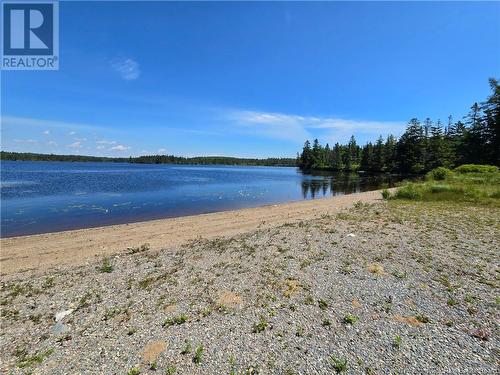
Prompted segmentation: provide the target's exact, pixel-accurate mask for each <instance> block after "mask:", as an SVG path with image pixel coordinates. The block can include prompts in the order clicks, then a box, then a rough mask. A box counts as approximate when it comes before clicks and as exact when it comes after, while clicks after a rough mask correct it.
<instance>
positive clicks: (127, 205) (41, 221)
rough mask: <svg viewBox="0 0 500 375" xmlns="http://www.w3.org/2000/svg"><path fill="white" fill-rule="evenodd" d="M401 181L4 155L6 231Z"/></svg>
mask: <svg viewBox="0 0 500 375" xmlns="http://www.w3.org/2000/svg"><path fill="white" fill-rule="evenodd" d="M394 182H395V181H394V177H392V178H388V177H368V176H366V177H360V176H357V175H339V174H329V173H324V174H321V175H310V174H303V173H302V172H301V171H299V170H298V169H297V168H283V167H240V166H220V165H209V166H202V165H170V164H158V165H155V164H128V163H83V162H82V163H76V162H75V163H71V162H27V161H24V162H23V161H2V163H1V183H0V187H1V236H2V237H12V236H20V235H27V234H36V233H45V232H55V231H61V230H68V229H77V228H88V227H96V226H102V225H110V224H120V223H128V222H135V221H143V220H151V219H159V218H167V217H176V216H184V215H193V214H200V213H208V212H215V211H224V210H231V209H238V208H244V207H255V206H262V205H266V204H276V203H283V202H289V201H296V200H302V199H314V198H319V197H326V196H331V195H339V194H350V193H357V192H362V191H367V190H374V189H377V188H380V187H381V186H382V185H383V184H384V185H385V184H387V185H391V186H392V184H393V183H394Z"/></svg>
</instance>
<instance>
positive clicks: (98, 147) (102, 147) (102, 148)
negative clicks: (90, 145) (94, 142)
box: [96, 145, 106, 150]
mask: <svg viewBox="0 0 500 375" xmlns="http://www.w3.org/2000/svg"><path fill="white" fill-rule="evenodd" d="M105 148H106V147H104V146H103V145H100V146H97V147H96V149H98V150H104V149H105Z"/></svg>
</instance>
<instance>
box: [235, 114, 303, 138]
mask: <svg viewBox="0 0 500 375" xmlns="http://www.w3.org/2000/svg"><path fill="white" fill-rule="evenodd" d="M227 119H228V120H230V121H232V122H235V123H236V124H237V125H238V126H239V127H240V129H241V130H243V131H244V132H248V133H252V134H257V135H262V136H265V137H270V138H276V139H284V140H289V141H300V142H302V141H303V140H304V139H307V138H310V134H309V133H308V131H307V130H306V128H305V126H304V124H303V123H302V119H303V118H302V117H300V116H293V115H285V114H280V113H265V112H256V111H232V112H230V113H228V114H227Z"/></svg>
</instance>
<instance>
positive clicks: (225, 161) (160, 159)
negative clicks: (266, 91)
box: [0, 151, 297, 167]
mask: <svg viewBox="0 0 500 375" xmlns="http://www.w3.org/2000/svg"><path fill="white" fill-rule="evenodd" d="M0 160H21V161H68V162H114V163H138V164H202V165H211V164H220V165H256V166H274V167H295V166H296V165H297V164H296V163H297V160H296V159H294V158H267V159H251V158H232V157H226V156H198V157H192V158H184V157H181V156H174V155H147V156H138V157H128V158H108V157H99V156H86V155H55V154H36V153H31V152H8V151H1V152H0Z"/></svg>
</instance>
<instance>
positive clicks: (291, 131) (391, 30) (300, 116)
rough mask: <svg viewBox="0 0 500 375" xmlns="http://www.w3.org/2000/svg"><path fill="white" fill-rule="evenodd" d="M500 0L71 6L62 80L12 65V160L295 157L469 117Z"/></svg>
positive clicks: (6, 102) (7, 126) (490, 61)
mask: <svg viewBox="0 0 500 375" xmlns="http://www.w3.org/2000/svg"><path fill="white" fill-rule="evenodd" d="M499 56H500V3H498V2H496V3H491V2H490V3H452V2H445V3H438V2H419V3H415V2H407V3H394V2H384V3H373V2H372V3H360V2H348V3H334V2H329V3H328V2H316V3H305V2H300V3H297V2H274V3H263V2H253V3H248V2H245V3H243V2H239V3H216V2H204V3H194V2H188V3H183V4H181V3H172V2H148V3H140V2H123V3H116V2H115V3H112V2H87V3H85V2H61V4H60V69H59V71H3V72H2V77H1V89H2V96H1V105H2V108H1V109H2V127H1V131H2V132H1V133H2V150H9V151H30V152H44V153H48V152H52V153H64V154H68V153H72V154H86V155H107V156H129V155H140V154H155V153H162V154H163V153H168V154H176V155H184V156H194V155H233V156H247V157H267V156H294V155H295V153H296V152H297V151H298V150H299V149H300V148H301V146H302V144H303V142H304V140H305V139H306V138H310V139H312V138H314V137H318V138H319V139H320V140H321V141H322V142H323V143H326V142H329V143H330V144H333V143H335V142H337V141H338V142H345V141H346V140H347V139H348V138H349V137H350V135H351V134H354V135H355V136H356V138H357V140H358V142H359V143H364V142H366V141H368V140H374V139H376V138H377V137H378V135H379V134H381V135H384V136H385V135H386V134H388V133H394V134H396V135H399V134H401V132H402V130H403V129H404V126H405V123H406V122H407V121H408V120H409V119H410V118H411V117H419V118H422V119H423V118H425V117H428V116H429V117H431V118H433V119H438V118H440V119H441V120H443V121H444V120H446V118H447V116H448V115H449V114H451V115H453V116H454V117H455V118H456V119H458V118H461V117H462V116H463V115H465V113H466V112H467V110H468V108H469V107H470V106H471V105H472V104H473V103H474V102H475V101H481V100H484V99H485V98H486V96H487V95H488V94H489V88H488V82H487V79H488V77H499V76H500V59H499Z"/></svg>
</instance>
